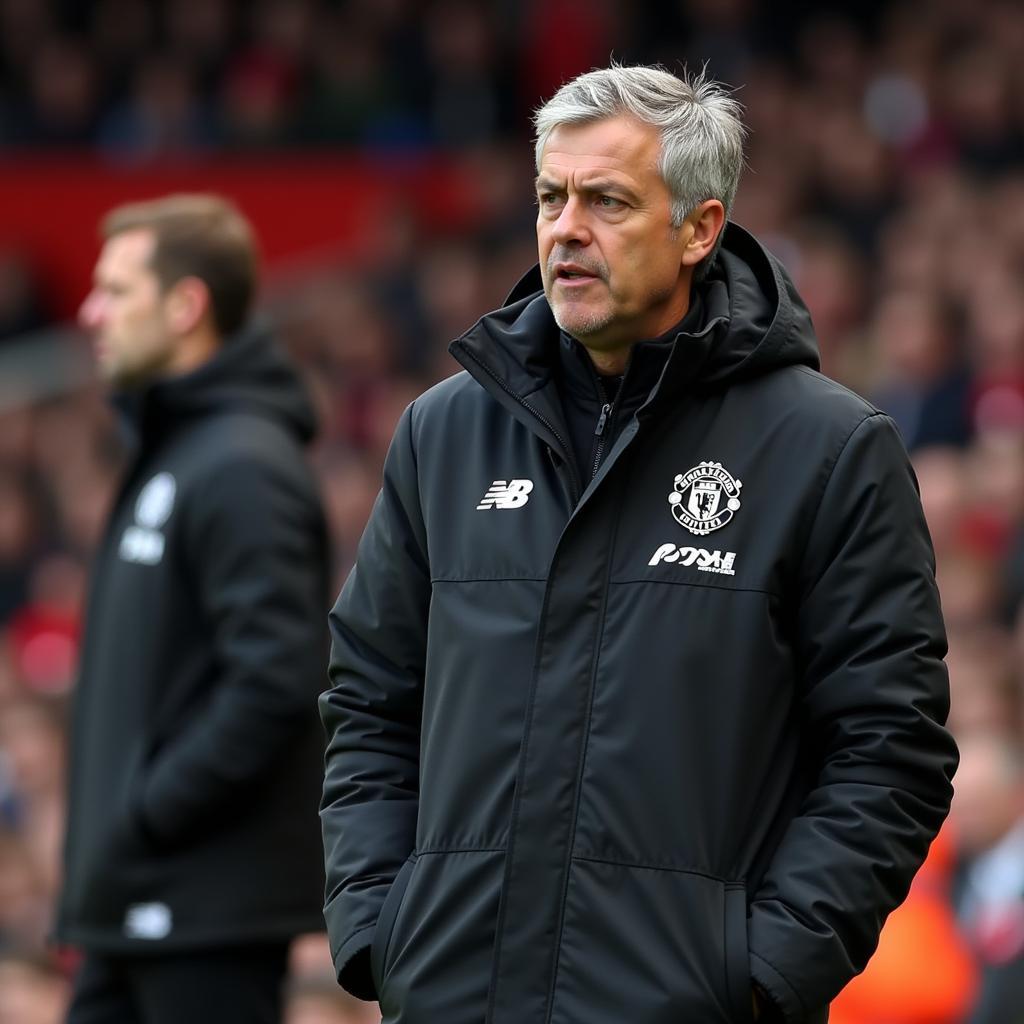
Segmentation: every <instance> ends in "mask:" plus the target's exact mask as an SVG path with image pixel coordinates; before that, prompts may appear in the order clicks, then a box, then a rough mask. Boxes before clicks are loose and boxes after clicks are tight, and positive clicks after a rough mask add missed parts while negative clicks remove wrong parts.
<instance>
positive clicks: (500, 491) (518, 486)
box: [477, 480, 533, 510]
mask: <svg viewBox="0 0 1024 1024" xmlns="http://www.w3.org/2000/svg"><path fill="white" fill-rule="evenodd" d="M532 490H533V481H532V480H509V481H508V482H507V483H506V481H504V480H495V481H494V483H493V484H491V486H490V488H489V489H488V491H487V493H486V494H485V495H484V496H483V498H482V499H481V501H480V504H479V505H477V509H478V510H479V509H482V508H522V506H523V505H525V504H526V503H527V502H528V501H529V500H530V491H532Z"/></svg>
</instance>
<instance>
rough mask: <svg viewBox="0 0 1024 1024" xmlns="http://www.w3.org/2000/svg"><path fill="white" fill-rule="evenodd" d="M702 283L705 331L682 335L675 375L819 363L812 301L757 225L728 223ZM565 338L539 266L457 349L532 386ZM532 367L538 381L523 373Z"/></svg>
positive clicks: (715, 381)
mask: <svg viewBox="0 0 1024 1024" xmlns="http://www.w3.org/2000/svg"><path fill="white" fill-rule="evenodd" d="M698 287H699V288H700V289H701V292H702V298H703V300H704V308H705V316H704V323H703V326H702V327H701V328H700V329H699V330H697V331H695V332H692V333H682V334H680V335H678V336H677V337H676V339H675V342H674V343H673V350H672V354H671V355H670V357H669V361H668V366H667V367H666V375H665V379H666V380H667V381H669V382H673V381H674V383H675V384H677V385H679V384H687V385H689V386H691V387H702V388H703V387H714V386H718V385H720V384H724V383H726V382H728V383H734V382H736V381H739V380H742V379H745V378H749V377H755V376H759V375H761V374H764V373H767V372H769V371H771V370H775V369H779V368H781V367H784V366H791V365H803V366H809V367H812V368H813V369H818V367H819V357H818V346H817V341H816V339H815V337H814V328H813V327H812V325H811V318H810V314H809V313H808V311H807V307H806V306H805V305H804V304H803V301H802V300H801V298H800V296H799V295H798V294H797V292H796V289H795V287H794V286H793V282H792V281H791V280H790V278H789V275H788V274H787V273H786V271H785V269H784V268H783V266H782V265H781V264H780V263H779V261H778V260H777V259H776V258H775V257H774V256H772V255H771V253H769V252H768V251H767V250H766V249H765V248H764V247H763V246H762V245H761V244H760V243H759V242H758V241H757V240H756V239H755V238H754V237H753V235H751V234H750V233H749V232H747V231H745V230H744V229H743V228H741V227H739V226H738V225H736V224H732V223H728V224H727V225H726V228H725V237H724V239H723V242H722V249H721V251H720V253H719V256H718V259H717V260H716V263H715V266H714V267H713V268H712V270H711V272H710V274H709V275H708V277H707V278H706V279H705V281H704V282H702V283H701V284H700V285H699V286H698ZM557 337H558V326H557V325H556V324H555V322H554V318H553V317H552V315H551V310H550V307H549V306H548V303H547V300H546V298H545V297H544V292H543V288H542V285H541V275H540V268H539V266H535V267H533V269H532V270H530V271H529V272H528V273H527V274H526V275H525V276H524V277H523V278H522V279H521V280H520V281H519V283H518V284H517V285H516V286H515V288H513V290H512V292H511V294H510V295H509V297H508V299H507V301H506V305H505V306H503V307H502V308H501V309H499V310H496V311H495V312H493V313H490V314H488V315H487V316H485V317H483V318H482V319H481V320H479V321H478V322H477V323H476V324H475V325H474V326H473V327H472V328H471V329H470V330H469V331H467V332H466V334H464V335H463V336H462V337H461V338H459V339H457V340H456V341H455V342H453V343H452V352H453V354H456V356H457V353H458V351H459V349H463V350H468V351H469V353H470V354H471V355H472V356H473V357H474V359H475V360H476V361H477V362H481V363H483V364H484V365H485V366H488V367H490V368H491V370H492V372H494V373H496V374H497V375H499V376H501V377H502V378H503V379H504V380H506V381H508V382H509V383H510V384H512V385H513V386H517V387H519V388H523V387H525V388H526V390H527V392H528V391H531V390H534V389H536V388H537V387H539V386H542V385H543V384H544V383H546V381H547V380H548V379H549V378H550V376H551V373H552V367H553V362H554V356H553V353H554V351H555V350H554V348H553V347H552V342H553V340H555V339H557ZM638 340H642V339H638ZM524 373H525V375H526V377H528V378H530V379H531V380H532V381H533V383H532V385H530V384H528V382H527V381H524V380H522V379H521V378H522V376H523V374H524ZM516 381H518V383H516ZM672 390H674V388H673V389H672Z"/></svg>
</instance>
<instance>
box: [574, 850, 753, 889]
mask: <svg viewBox="0 0 1024 1024" xmlns="http://www.w3.org/2000/svg"><path fill="white" fill-rule="evenodd" d="M572 859H573V861H580V862H583V863H585V864H607V865H609V866H610V867H614V868H633V869H635V870H638V871H671V872H673V873H674V874H678V875H695V876H696V877H698V878H706V879H708V880H709V881H711V882H719V883H721V884H722V885H724V886H727V887H730V888H739V887H740V886H742V885H744V884H745V881H744V879H742V878H734V879H729V878H722V876H721V875H713V874H711V873H710V872H709V871H698V870H697V869H696V868H677V867H669V866H668V865H665V864H644V863H643V862H642V861H632V860H616V859H615V858H613V857H588V856H586V855H584V854H575V855H574V856H573V858H572Z"/></svg>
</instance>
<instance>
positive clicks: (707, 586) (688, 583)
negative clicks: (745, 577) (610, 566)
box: [608, 576, 782, 597]
mask: <svg viewBox="0 0 1024 1024" xmlns="http://www.w3.org/2000/svg"><path fill="white" fill-rule="evenodd" d="M635 583H660V584H662V585H663V586H666V587H698V588H700V589H701V590H724V591H726V592H727V593H730V594H764V595H765V597H781V596H782V595H781V594H779V593H778V592H777V591H774V590H766V589H763V588H761V587H727V586H725V585H724V584H722V583H704V582H702V581H700V580H652V579H650V578H644V577H643V576H638V577H636V578H635V579H626V580H609V581H608V585H609V586H610V587H620V586H624V585H632V584H635Z"/></svg>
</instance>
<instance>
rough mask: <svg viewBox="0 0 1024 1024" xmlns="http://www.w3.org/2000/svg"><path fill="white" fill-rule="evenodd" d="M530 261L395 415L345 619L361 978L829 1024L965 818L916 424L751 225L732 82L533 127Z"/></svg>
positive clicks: (333, 928)
mask: <svg viewBox="0 0 1024 1024" xmlns="http://www.w3.org/2000/svg"><path fill="white" fill-rule="evenodd" d="M535 125H536V129H537V139H536V159H537V170H538V172H539V174H538V177H537V180H536V191H537V205H538V214H537V240H538V248H539V255H540V265H539V267H536V268H534V270H533V271H531V272H530V273H529V274H528V275H527V276H526V277H525V278H524V279H523V280H522V281H521V282H520V283H519V285H517V286H516V288H515V289H514V291H513V293H512V295H511V297H510V299H509V300H508V303H507V304H506V305H505V306H504V307H503V308H502V309H500V310H498V311H496V312H494V313H492V314H489V315H487V316H485V317H483V318H482V319H481V320H480V321H479V322H478V323H477V324H476V325H475V326H474V327H472V328H471V329H470V330H469V331H467V332H466V333H465V334H464V335H463V336H462V337H460V338H458V339H457V340H456V341H455V342H454V343H453V344H452V346H451V352H452V354H453V355H454V356H455V358H456V359H457V360H458V361H459V362H460V363H461V364H462V365H463V367H464V368H465V370H466V371H467V372H466V373H463V374H459V375H457V376H455V377H452V378H450V379H449V380H448V381H445V382H444V383H442V384H440V385H438V386H437V387H435V388H433V389H432V390H431V391H429V392H427V393H426V394H425V395H423V396H421V397H420V398H418V399H417V400H416V401H415V402H413V403H412V405H411V406H410V407H409V408H408V409H407V410H406V412H405V414H404V416H403V417H402V419H401V421H400V422H399V425H398V429H397V431H396V433H395V437H394V441H393V443H392V447H391V450H390V453H389V456H388V461H387V463H386V466H385V473H384V486H383V490H382V492H381V495H380V497H379V498H378V501H377V504H376V506H375V508H374V511H373V514H372V516H371V518H370V522H369V525H368V527H367V530H366V533H365V534H364V535H363V539H362V542H361V544H360V547H359V553H358V558H357V562H356V567H355V569H354V570H353V572H352V575H351V576H350V577H349V579H348V582H347V583H346V585H345V587H344V589H343V590H342V593H341V596H340V597H339V599H338V602H337V604H336V606H335V609H334V612H333V613H332V618H331V621H332V635H333V640H334V648H333V654H332V662H331V671H332V680H333V684H334V685H333V687H332V689H331V690H329V691H328V692H327V693H326V694H325V695H324V697H323V698H322V701H321V707H322V713H323V717H324V721H325V724H326V725H327V727H328V733H329V736H330V740H329V746H328V756H327V778H326V783H325V789H324V803H323V809H322V817H323V822H324V835H325V843H326V848H327V866H328V903H327V907H326V915H327V922H328V930H329V932H330V934H331V938H332V943H333V952H334V962H335V967H336V969H337V972H338V976H339V980H340V981H341V983H342V985H343V986H345V987H346V988H348V989H349V991H351V992H352V993H354V994H356V995H360V996H362V997H363V998H372V997H373V996H374V995H377V996H378V997H379V999H380V1004H381V1009H382V1011H383V1013H384V1019H385V1021H388V1022H391V1021H395V1022H397V1021H401V1022H402V1024H438V1022H441V1021H444V1022H445V1024H479V1022H480V1021H484V1020H485V1021H487V1024H547V1022H557V1024H582V1022H586V1024H606V1022H607V1024H612V1022H618V1021H621V1020H623V1019H627V1020H629V1021H630V1024H665V1022H668V1021H686V1022H688V1024H689V1022H693V1024H697V1022H699V1024H713V1022H720V1024H726V1022H732V1024H736V1022H741V1021H745V1020H750V1019H752V1018H756V1017H760V1018H763V1019H764V1020H766V1021H767V1020H773V1021H774V1020H784V1021H786V1022H787V1024H818V1022H823V1021H824V1020H825V1019H826V1018H827V1015H828V1003H829V1001H830V1000H831V999H832V998H833V997H834V996H835V995H836V994H837V993H838V992H839V990H840V989H841V988H842V986H843V985H844V984H845V983H846V982H847V981H849V979H850V978H851V977H852V976H853V974H854V973H855V972H856V971H857V970H859V969H861V968H863V966H864V964H865V963H866V962H867V959H868V957H869V956H870V955H871V953H872V951H873V950H874V948H875V944H876V942H877V940H878V934H879V930H880V929H881V926H882V922H883V921H884V920H885V917H886V916H887V914H888V913H889V912H890V911H891V910H892V909H893V907H895V906H896V905H897V904H898V903H900V901H902V900H903V898H904V897H905V896H906V894H907V890H908V888H909V886H910V882H911V879H912V878H913V876H914V873H915V871H916V870H917V868H918V867H919V866H920V864H921V862H922V861H923V860H924V857H925V854H926V852H927V849H928V845H929V843H930V841H931V840H932V838H933V837H934V836H935V834H936V832H937V831H938V828H939V826H940V824H941V822H942V821H943V819H944V818H945V816H946V812H947V810H948V807H949V800H950V796H951V786H950V779H951V777H952V774H953V771H954V768H955V765H956V747H955V744H954V743H953V740H952V738H951V736H950V735H949V733H948V732H947V731H946V729H945V728H944V722H945V719H946V715H947V713H948V706H949V691H948V683H947V677H946V672H945V668H944V666H943V663H942V657H943V655H944V653H945V650H946V644H945V635H944V630H943V624H942V617H941V614H940V610H939V602H938V593H937V590H936V585H935V579H934V560H933V555H932V549H931V545H930V543H929V539H928V533H927V529H926V527H925V523H924V518H923V515H922V510H921V505H920V501H919V498H918V495H917V492H916V489H915V484H914V479H913V473H912V471H911V469H910V466H909V463H908V460H907V456H906V452H905V450H904V448H903V445H902V443H901V442H900V439H899V435H898V433H897V430H896V427H895V425H894V424H893V422H892V420H891V419H889V417H887V416H885V415H884V414H882V413H880V412H879V411H878V410H877V409H875V408H873V407H872V406H870V405H868V404H867V403H866V402H864V401H862V400H861V399H860V398H858V397H857V396H856V395H853V394H852V393H851V392H848V391H846V390H845V389H843V388H841V387H839V386H838V385H836V384H834V383H833V382H832V381H830V380H828V379H827V378H825V377H823V376H822V375H821V374H820V373H818V372H817V371H818V352H817V345H816V341H815V337H814V333H813V329H812V327H811V324H810V318H809V316H808V314H807V310H806V308H805V307H804V305H803V302H802V301H801V299H800V298H799V296H798V295H797V294H796V290H795V288H794V286H793V284H792V282H791V280H790V279H789V277H788V275H787V274H786V272H785V270H784V269H783V268H782V266H781V265H780V264H779V263H778V262H777V261H776V260H775V258H774V257H772V256H771V255H770V254H769V253H768V252H767V251H766V250H765V249H764V248H763V247H762V246H761V245H760V243H758V242H757V241H756V240H755V239H754V238H753V236H751V235H749V234H748V233H747V232H745V231H744V230H742V229H741V228H739V227H738V226H736V225H735V224H731V223H726V220H727V215H728V213H729V210H730V209H731V207H732V203H733V199H734V197H735V193H736V188H737V184H738V181H739V176H740V170H741V167H742V163H743V154H742V150H743V145H742V143H743V128H742V125H741V123H740V120H739V110H738V105H737V104H736V103H735V102H734V101H733V100H732V99H730V98H729V97H728V96H727V95H726V94H725V92H724V91H723V90H722V89H721V88H720V87H718V86H717V85H715V84H714V83H711V82H708V81H705V80H703V79H697V80H695V81H693V82H690V81H686V80H680V79H679V78H677V77H675V76H673V75H671V74H669V73H667V72H665V71H663V70H660V69H657V68H650V67H631V68H626V67H618V66H613V67H611V68H608V69H604V70H601V71H595V72H591V73H589V74H586V75H583V76H581V77H580V78H578V79H575V80H574V81H572V82H570V83H568V84H567V85H566V86H564V87H563V88H562V89H560V90H559V92H558V93H557V94H556V95H555V96H554V98H553V99H551V100H550V101H549V102H548V103H546V104H545V105H544V106H543V107H542V108H541V109H540V110H539V111H538V113H537V115H536V118H535Z"/></svg>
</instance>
